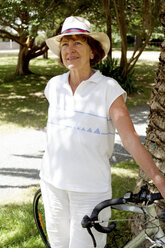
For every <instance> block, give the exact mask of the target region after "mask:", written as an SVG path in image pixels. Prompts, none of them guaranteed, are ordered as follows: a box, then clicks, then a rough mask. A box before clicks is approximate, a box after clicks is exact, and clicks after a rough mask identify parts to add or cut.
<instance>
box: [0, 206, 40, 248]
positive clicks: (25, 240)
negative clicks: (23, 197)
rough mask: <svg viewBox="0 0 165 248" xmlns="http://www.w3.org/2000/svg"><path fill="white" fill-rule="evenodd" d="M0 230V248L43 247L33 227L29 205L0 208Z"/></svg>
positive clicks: (31, 208) (31, 211) (31, 209)
mask: <svg viewBox="0 0 165 248" xmlns="http://www.w3.org/2000/svg"><path fill="white" fill-rule="evenodd" d="M0 230H1V231H0V233H1V239H0V248H8V247H10V248H20V247H21V248H25V247H26V248H32V247H33V248H38V247H40V248H44V247H45V246H44V244H43V242H42V240H41V238H40V236H39V234H38V231H37V228H36V226H35V222H34V218H33V207H32V204H30V203H29V204H24V205H21V206H20V205H13V204H12V205H10V206H5V207H1V211H0Z"/></svg>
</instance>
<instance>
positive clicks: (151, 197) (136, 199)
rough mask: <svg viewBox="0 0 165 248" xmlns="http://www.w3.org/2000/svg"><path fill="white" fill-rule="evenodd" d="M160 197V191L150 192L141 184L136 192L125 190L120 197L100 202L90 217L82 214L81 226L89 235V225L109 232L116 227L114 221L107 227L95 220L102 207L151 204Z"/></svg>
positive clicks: (100, 230)
mask: <svg viewBox="0 0 165 248" xmlns="http://www.w3.org/2000/svg"><path fill="white" fill-rule="evenodd" d="M161 199H163V197H162V195H161V194H160V193H150V192H149V190H148V188H147V186H142V187H141V190H140V191H139V193H137V194H133V193H132V192H127V193H126V194H125V195H124V196H123V197H122V198H116V199H109V200H105V201H103V202H100V203H99V204H98V205H96V207H95V208H94V209H93V211H92V213H91V216H90V217H89V216H87V215H85V216H84V218H83V219H82V222H81V225H82V227H83V228H87V230H88V232H89V233H90V235H91V236H92V233H91V230H90V228H91V227H94V228H95V229H96V230H97V231H99V232H102V233H110V232H111V231H112V230H114V229H115V227H116V224H115V223H114V222H111V223H110V224H109V226H107V227H104V226H102V225H100V224H99V223H98V222H97V221H98V215H99V213H100V212H101V211H102V210H103V209H104V208H107V207H111V206H114V205H119V204H126V203H136V204H138V203H143V202H148V204H151V203H153V202H154V201H156V200H161ZM95 247H96V246H95Z"/></svg>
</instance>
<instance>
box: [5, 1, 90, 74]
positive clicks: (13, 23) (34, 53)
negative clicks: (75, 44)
mask: <svg viewBox="0 0 165 248" xmlns="http://www.w3.org/2000/svg"><path fill="white" fill-rule="evenodd" d="M70 5H71V3H70V1H69V0H62V1H61V0H40V1H36V0H31V1H29V0H1V1H0V37H1V38H8V39H11V40H13V41H15V42H17V43H19V45H20V50H19V55H18V63H17V68H16V73H17V74H19V75H25V74H29V73H31V72H30V70H29V62H30V60H31V59H33V58H36V57H38V56H40V55H42V54H44V53H46V52H47V50H48V47H47V46H46V43H45V41H43V42H41V43H39V44H37V43H36V37H37V35H38V32H39V31H43V30H44V31H45V32H46V34H47V36H48V37H51V36H53V35H56V34H58V33H59V32H60V29H61V26H62V23H63V21H64V19H65V18H66V17H67V16H69V15H71V14H73V15H74V14H76V15H80V14H81V13H83V12H84V11H85V10H87V9H88V8H89V6H90V4H89V1H88V0H85V1H82V0H80V1H78V0H77V1H76V0H75V1H74V2H72V8H71V7H70Z"/></svg>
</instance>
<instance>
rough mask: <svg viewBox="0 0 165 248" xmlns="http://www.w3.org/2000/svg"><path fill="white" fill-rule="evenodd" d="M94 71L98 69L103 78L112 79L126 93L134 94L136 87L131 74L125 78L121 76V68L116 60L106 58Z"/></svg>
mask: <svg viewBox="0 0 165 248" xmlns="http://www.w3.org/2000/svg"><path fill="white" fill-rule="evenodd" d="M95 69H98V70H100V71H101V72H102V74H103V75H104V76H107V77H112V78H114V79H116V81H117V82H118V83H119V84H120V85H121V87H122V88H123V89H124V90H126V91H127V93H133V92H136V87H135V85H134V81H133V74H134V72H133V71H132V72H131V73H128V74H127V75H126V77H124V76H123V74H122V71H123V68H122V67H120V66H119V61H118V59H113V58H112V59H111V58H109V57H107V58H106V59H105V60H103V61H101V62H100V63H99V64H98V65H97V66H96V67H95Z"/></svg>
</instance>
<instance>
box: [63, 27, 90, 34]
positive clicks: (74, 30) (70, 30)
mask: <svg viewBox="0 0 165 248" xmlns="http://www.w3.org/2000/svg"><path fill="white" fill-rule="evenodd" d="M73 32H79V33H89V31H88V30H85V29H81V28H68V29H66V30H64V31H63V32H62V33H61V34H68V33H73Z"/></svg>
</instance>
